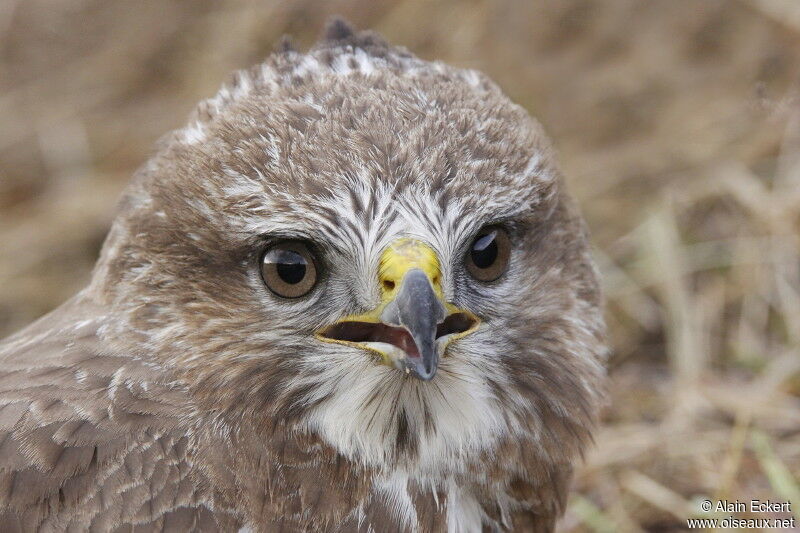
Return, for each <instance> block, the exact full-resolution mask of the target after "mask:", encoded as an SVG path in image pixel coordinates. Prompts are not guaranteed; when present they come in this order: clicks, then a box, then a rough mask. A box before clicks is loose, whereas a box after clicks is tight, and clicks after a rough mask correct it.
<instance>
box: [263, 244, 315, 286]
mask: <svg viewBox="0 0 800 533" xmlns="http://www.w3.org/2000/svg"><path fill="white" fill-rule="evenodd" d="M261 278H262V279H263V280H264V283H265V284H266V286H267V287H268V288H269V290H271V291H272V292H274V293H275V294H277V295H278V296H282V297H284V298H299V297H300V296H305V295H306V294H308V292H309V291H311V289H312V288H314V285H315V284H316V282H317V265H316V263H315V261H314V255H313V254H312V253H311V251H310V250H309V249H308V246H306V245H305V243H303V242H299V241H286V242H282V243H279V244H276V245H274V246H272V247H270V248H267V250H266V251H265V252H264V254H263V255H262V256H261Z"/></svg>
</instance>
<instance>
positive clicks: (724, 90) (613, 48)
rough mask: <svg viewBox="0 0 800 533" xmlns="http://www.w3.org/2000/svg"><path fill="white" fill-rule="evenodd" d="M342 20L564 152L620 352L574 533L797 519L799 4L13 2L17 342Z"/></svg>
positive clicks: (7, 28)
mask: <svg viewBox="0 0 800 533" xmlns="http://www.w3.org/2000/svg"><path fill="white" fill-rule="evenodd" d="M333 12H337V13H341V14H344V15H346V16H347V17H349V18H350V19H352V20H353V21H354V22H356V23H357V24H358V25H360V26H363V27H372V28H375V29H377V30H379V31H380V32H382V33H383V34H384V35H385V36H387V37H388V38H389V39H390V40H392V41H394V42H398V43H401V44H404V45H406V46H408V47H409V48H411V49H412V50H413V51H415V52H416V53H418V54H419V55H421V56H423V57H427V58H440V59H443V60H446V61H449V62H451V63H454V64H458V65H462V66H469V67H474V68H480V69H482V70H484V71H486V72H487V73H489V74H490V75H491V76H492V77H493V78H495V79H496V80H497V81H498V82H499V83H500V84H501V85H502V86H503V87H504V88H505V89H506V90H507V92H508V93H509V94H510V95H511V96H512V98H514V99H515V100H516V101H518V102H519V103H521V104H522V105H524V106H525V107H527V108H528V109H530V110H531V112H532V113H533V114H534V115H536V116H537V117H539V118H540V119H541V120H542V122H543V123H544V125H545V127H546V128H547V129H548V131H549V132H550V133H551V134H552V135H553V137H554V138H555V141H556V145H557V146H558V147H559V148H560V151H561V159H562V162H563V166H564V169H565V172H566V174H567V176H568V179H569V182H570V183H569V184H570V187H571V189H572V190H573V192H574V193H575V195H576V196H577V197H578V199H579V200H580V201H581V204H582V205H583V208H584V211H585V213H586V215H587V218H588V220H589V224H590V226H591V227H592V229H593V233H594V237H595V241H596V245H597V253H598V258H599V260H600V263H601V268H602V270H603V273H604V276H605V283H606V292H607V295H608V300H609V304H608V319H609V324H610V327H611V334H612V342H613V345H614V354H613V356H612V358H611V361H610V375H611V386H610V392H611V402H610V405H609V407H608V409H607V410H606V413H605V416H604V424H603V427H602V429H601V431H600V432H599V434H598V436H597V446H596V447H595V448H594V449H593V451H592V452H591V453H590V454H589V456H588V457H587V463H586V466H585V467H584V468H583V469H582V470H581V471H580V473H579V475H578V477H577V480H576V492H575V494H574V497H573V498H572V500H571V502H570V507H569V510H568V513H567V515H566V517H565V518H564V520H563V522H562V529H563V530H566V531H573V530H574V531H579V530H596V531H638V530H647V531H650V530H671V529H681V528H682V527H683V526H684V525H685V518H686V517H688V516H690V515H696V514H697V513H698V506H697V500H698V499H701V498H704V497H709V498H728V499H731V500H732V499H737V498H738V499H740V500H749V499H751V498H764V499H766V498H772V499H777V500H786V499H790V500H793V502H794V507H795V513H798V509H800V494H798V493H799V492H800V489H798V481H797V480H798V478H800V398H799V397H800V350H799V349H798V348H799V345H800V242H799V241H800V237H799V235H800V231H798V230H800V227H798V226H799V225H800V89H799V88H798V85H797V82H798V80H799V79H800V18H799V17H800V11H798V7H797V4H796V2H795V1H794V0H649V1H648V2H638V1H636V0H602V1H601V0H561V1H554V0H547V1H535V2H519V1H514V0H508V1H498V2H491V1H489V0H472V1H469V2H464V1H458V2H457V1H455V0H445V1H439V2H434V1H432V0H400V1H390V0H377V1H369V0H349V1H339V0H335V1H330V2H322V1H308V0H295V1H293V2H266V1H255V0H253V1H248V0H219V1H212V0H199V1H197V0H195V1H191V2H189V1H179V0H141V1H137V2H135V3H134V2H125V1H124V0H106V1H100V0H71V1H68V2H66V1H58V2H57V1H55V0H26V1H25V2H21V1H19V0H5V1H4V2H0V250H1V252H0V333H8V332H10V331H12V330H14V329H16V328H18V327H21V326H22V325H24V324H25V323H26V322H28V321H30V320H32V319H33V318H35V317H36V316H38V315H40V314H42V313H44V312H46V311H47V310H48V309H50V308H52V307H53V306H55V305H57V304H58V303H59V302H61V301H63V300H64V299H65V298H66V297H68V296H69V295H70V294H72V293H73V292H74V291H75V290H77V289H78V288H79V287H80V286H81V285H82V284H83V283H84V282H85V281H86V279H87V277H88V273H89V270H90V268H91V265H92V263H93V261H94V259H95V257H96V253H97V250H98V248H99V246H100V243H101V241H102V237H103V235H104V233H105V231H106V228H107V227H108V223H109V220H110V218H111V216H112V214H113V203H114V199H115V198H116V196H117V195H118V194H119V191H120V190H121V188H122V187H123V186H124V183H125V181H126V180H127V179H128V176H129V175H130V173H131V172H132V170H133V169H134V168H135V167H136V165H138V164H140V163H141V162H142V161H143V160H144V159H145V158H146V156H147V153H148V152H149V150H150V149H151V146H152V143H153V142H154V140H155V139H156V138H157V136H159V135H161V134H162V133H164V132H166V131H167V130H169V129H171V128H174V127H177V126H179V125H180V124H181V122H182V120H183V118H184V117H185V116H186V115H187V113H188V112H189V110H190V108H191V107H192V105H193V104H194V102H196V101H197V100H199V99H200V98H202V97H206V96H209V95H210V94H213V92H214V91H215V90H216V87H217V85H218V84H219V83H220V81H221V80H222V79H224V78H225V77H226V76H227V75H228V73H229V72H230V71H231V70H232V69H234V68H239V67H244V66H247V65H249V64H250V63H253V62H256V61H258V60H259V59H260V58H261V57H263V56H264V55H266V54H267V53H268V52H269V50H270V49H271V47H272V46H273V43H275V42H276V40H277V39H278V37H279V36H280V35H282V34H284V33H290V34H293V35H295V37H296V40H297V41H298V43H299V44H300V45H301V46H304V45H308V44H309V43H310V42H311V41H312V40H313V37H314V35H315V34H316V33H317V32H318V31H319V28H320V26H321V24H322V22H323V21H324V19H325V18H326V17H327V16H328V15H329V14H330V13H333ZM798 518H800V517H798Z"/></svg>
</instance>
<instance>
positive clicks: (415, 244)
mask: <svg viewBox="0 0 800 533" xmlns="http://www.w3.org/2000/svg"><path fill="white" fill-rule="evenodd" d="M413 268H418V269H420V270H422V271H423V272H425V274H426V275H427V276H428V279H429V280H430V282H431V285H432V286H433V290H434V292H436V294H437V296H439V298H441V297H442V287H441V284H440V283H439V259H438V258H437V257H436V252H434V251H433V249H432V248H431V247H430V246H428V245H427V244H425V243H423V242H421V241H418V240H415V239H407V238H406V239H398V240H396V241H394V242H393V243H391V244H390V245H389V247H388V248H387V249H386V250H385V251H384V252H383V255H382V256H381V263H380V270H379V275H378V276H379V278H380V282H381V287H382V291H383V298H382V300H383V302H384V303H386V302H388V301H391V299H392V298H393V296H394V294H395V293H396V292H397V290H398V289H399V288H400V282H402V281H403V278H404V277H405V275H406V274H407V273H408V271H409V270H411V269H413Z"/></svg>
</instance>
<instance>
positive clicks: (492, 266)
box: [464, 226, 511, 281]
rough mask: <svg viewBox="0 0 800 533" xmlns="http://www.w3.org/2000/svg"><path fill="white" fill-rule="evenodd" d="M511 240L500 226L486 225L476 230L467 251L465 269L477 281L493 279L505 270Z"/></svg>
mask: <svg viewBox="0 0 800 533" xmlns="http://www.w3.org/2000/svg"><path fill="white" fill-rule="evenodd" d="M510 255H511V241H510V240H509V238H508V233H506V230H505V229H503V228H502V227H500V226H486V227H484V228H483V229H481V230H480V231H479V232H478V235H476V236H475V239H473V241H472V244H471V245H470V247H469V250H468V251H467V256H466V257H465V258H464V262H465V264H466V266H467V271H469V273H470V274H472V277H474V278H475V279H477V280H479V281H494V280H496V279H497V278H499V277H500V276H502V275H503V273H504V272H505V271H506V267H507V266H508V259H509V257H510Z"/></svg>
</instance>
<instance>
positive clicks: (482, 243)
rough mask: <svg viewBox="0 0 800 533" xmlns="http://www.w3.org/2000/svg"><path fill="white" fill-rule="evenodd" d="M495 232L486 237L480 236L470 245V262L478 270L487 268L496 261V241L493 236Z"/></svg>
mask: <svg viewBox="0 0 800 533" xmlns="http://www.w3.org/2000/svg"><path fill="white" fill-rule="evenodd" d="M496 235H497V232H495V231H493V232H491V233H487V234H486V235H481V236H480V237H478V238H477V239H475V242H474V243H472V250H470V255H471V257H472V262H473V263H474V264H475V266H476V267H478V268H489V267H490V266H492V265H493V264H494V262H495V261H496V260H497V241H496V240H495V236H496Z"/></svg>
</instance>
